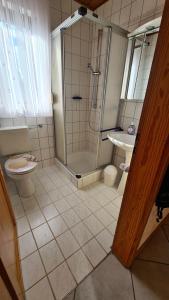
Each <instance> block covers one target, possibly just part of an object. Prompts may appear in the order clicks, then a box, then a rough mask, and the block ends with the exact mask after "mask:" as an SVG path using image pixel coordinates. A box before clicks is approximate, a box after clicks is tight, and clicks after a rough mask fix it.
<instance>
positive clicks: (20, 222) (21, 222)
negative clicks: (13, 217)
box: [16, 217, 30, 236]
mask: <svg viewBox="0 0 169 300" xmlns="http://www.w3.org/2000/svg"><path fill="white" fill-rule="evenodd" d="M16 224H17V235H18V236H21V235H23V234H24V233H27V232H28V231H30V226H29V223H28V220H27V218H26V217H22V218H19V219H17V222H16Z"/></svg>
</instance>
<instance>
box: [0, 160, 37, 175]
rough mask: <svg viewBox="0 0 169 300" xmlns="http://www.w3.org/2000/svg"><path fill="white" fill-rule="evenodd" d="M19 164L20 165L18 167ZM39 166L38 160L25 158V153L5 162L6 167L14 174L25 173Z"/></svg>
mask: <svg viewBox="0 0 169 300" xmlns="http://www.w3.org/2000/svg"><path fill="white" fill-rule="evenodd" d="M17 164H18V167H17ZM36 166H37V162H34V161H29V160H27V159H25V157H24V155H23V156H21V155H20V156H19V157H16V156H15V157H13V158H12V157H11V158H9V159H8V160H7V161H6V162H5V169H6V171H7V172H8V173H10V174H14V175H23V174H27V173H30V172H32V171H33V170H34V169H35V168H36Z"/></svg>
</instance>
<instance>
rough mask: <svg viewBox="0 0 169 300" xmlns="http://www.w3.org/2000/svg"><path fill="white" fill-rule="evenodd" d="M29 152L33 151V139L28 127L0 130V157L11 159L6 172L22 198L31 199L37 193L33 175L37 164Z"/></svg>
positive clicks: (8, 160) (6, 164) (6, 166)
mask: <svg viewBox="0 0 169 300" xmlns="http://www.w3.org/2000/svg"><path fill="white" fill-rule="evenodd" d="M28 151H31V139H30V136H29V129H28V127H27V126H22V127H21V126H20V127H6V128H0V156H3V157H4V156H5V157H9V158H8V159H7V160H6V162H5V165H4V167H5V171H6V174H7V175H8V176H9V177H10V178H11V179H13V180H14V181H15V183H16V186H17V189H18V192H19V195H20V196H21V197H30V196H32V195H33V193H34V192H35V186H34V183H33V181H32V175H33V173H34V171H35V170H36V167H37V162H36V161H35V160H36V159H35V157H34V156H32V155H30V154H28V153H27V152H28Z"/></svg>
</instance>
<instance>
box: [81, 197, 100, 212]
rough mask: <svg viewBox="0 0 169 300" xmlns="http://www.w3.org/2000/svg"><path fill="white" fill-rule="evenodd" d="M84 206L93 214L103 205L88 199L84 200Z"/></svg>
mask: <svg viewBox="0 0 169 300" xmlns="http://www.w3.org/2000/svg"><path fill="white" fill-rule="evenodd" d="M83 204H84V205H85V206H87V207H88V208H89V209H90V210H91V211H92V212H95V211H96V210H98V209H99V208H101V205H100V204H99V203H98V202H97V201H96V200H95V199H92V198H91V199H88V200H84V201H83Z"/></svg>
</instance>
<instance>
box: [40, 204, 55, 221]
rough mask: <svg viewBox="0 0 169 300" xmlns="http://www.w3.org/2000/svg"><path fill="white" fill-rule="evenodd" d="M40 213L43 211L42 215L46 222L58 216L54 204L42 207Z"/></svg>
mask: <svg viewBox="0 0 169 300" xmlns="http://www.w3.org/2000/svg"><path fill="white" fill-rule="evenodd" d="M42 211H43V214H44V216H45V218H46V220H50V219H52V218H54V217H56V216H58V215H59V213H58V211H57V209H56V207H55V206H54V204H49V205H48V206H46V207H44V208H43V209H42Z"/></svg>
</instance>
